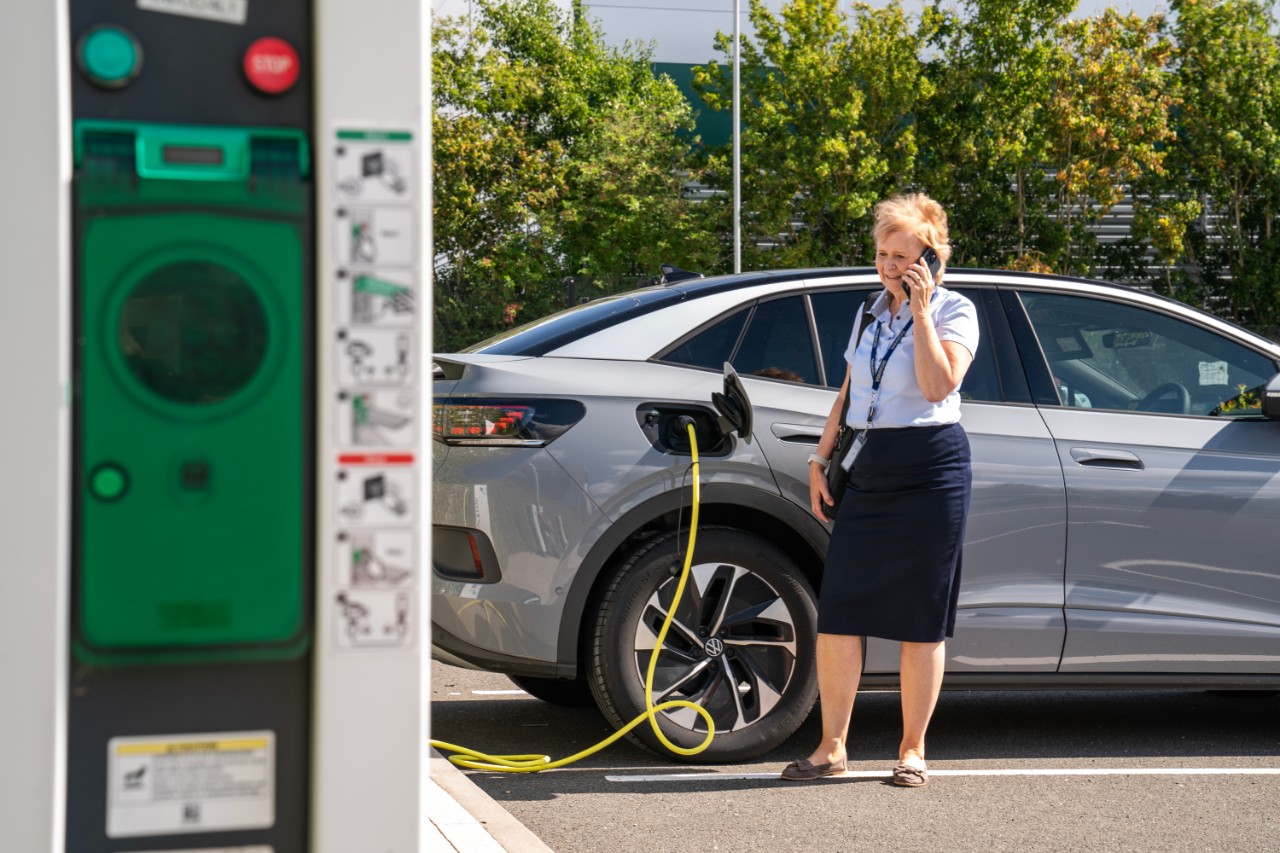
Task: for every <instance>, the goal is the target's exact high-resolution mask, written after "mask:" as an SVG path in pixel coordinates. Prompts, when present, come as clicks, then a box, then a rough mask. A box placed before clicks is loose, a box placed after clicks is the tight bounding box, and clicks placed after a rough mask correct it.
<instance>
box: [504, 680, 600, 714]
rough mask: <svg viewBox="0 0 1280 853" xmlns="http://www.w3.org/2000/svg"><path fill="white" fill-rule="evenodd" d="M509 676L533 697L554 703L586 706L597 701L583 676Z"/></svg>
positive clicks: (566, 705)
mask: <svg viewBox="0 0 1280 853" xmlns="http://www.w3.org/2000/svg"><path fill="white" fill-rule="evenodd" d="M507 678H509V679H511V681H512V682H514V683H515V685H516V686H517V687H519V688H520V689H521V690H523V691H524V692H525V693H528V694H529V695H530V696H532V697H533V698H535V699H541V700H542V701H543V702H550V703H551V704H552V705H563V706H565V707H566V708H585V707H588V706H590V705H594V704H595V703H596V700H595V697H594V696H592V695H591V687H590V685H588V684H587V682H586V680H585V679H582V678H538V677H536V676H532V675H508V676H507Z"/></svg>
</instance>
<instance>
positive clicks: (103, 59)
mask: <svg viewBox="0 0 1280 853" xmlns="http://www.w3.org/2000/svg"><path fill="white" fill-rule="evenodd" d="M141 66H142V49H141V48H140V47H139V46H138V43H137V42H136V41H135V40H134V38H133V36H131V35H129V33H127V32H126V31H124V30H122V29H120V28H119V27H113V26H101V27H97V28H95V29H93V30H90V31H89V32H88V33H87V34H86V35H85V36H84V38H83V39H82V40H81V42H80V67H81V68H82V69H83V70H84V73H85V74H86V75H87V76H88V77H89V79H90V80H92V81H93V82H94V83H97V84H98V85H99V86H108V87H112V88H118V87H120V86H123V85H125V84H126V83H128V82H129V81H130V80H132V79H133V78H134V76H136V75H137V73H138V70H139V68H141Z"/></svg>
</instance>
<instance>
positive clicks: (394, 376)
mask: <svg viewBox="0 0 1280 853" xmlns="http://www.w3.org/2000/svg"><path fill="white" fill-rule="evenodd" d="M336 349H337V353H338V364H337V367H338V382H339V383H340V384H342V385H346V386H351V385H406V384H408V383H409V380H410V379H412V377H413V368H412V365H413V355H414V354H413V336H412V335H411V334H410V333H409V331H407V330H404V331H396V330H393V329H342V330H339V332H338V346H337V347H336Z"/></svg>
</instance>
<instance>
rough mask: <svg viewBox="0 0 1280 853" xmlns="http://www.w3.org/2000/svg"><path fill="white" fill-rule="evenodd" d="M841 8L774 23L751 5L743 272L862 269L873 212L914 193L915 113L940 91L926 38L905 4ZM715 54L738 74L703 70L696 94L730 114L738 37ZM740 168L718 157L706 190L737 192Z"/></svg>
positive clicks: (807, 0) (802, 5) (806, 7)
mask: <svg viewBox="0 0 1280 853" xmlns="http://www.w3.org/2000/svg"><path fill="white" fill-rule="evenodd" d="M839 5H840V4H839V3H838V2H837V0H791V2H788V3H786V4H785V5H784V6H783V7H782V9H781V12H780V14H779V15H774V14H773V13H772V12H771V11H770V10H769V9H768V7H767V6H766V5H765V3H764V2H763V0H751V3H750V10H749V11H750V18H751V22H752V24H753V26H754V28H755V38H754V39H747V38H746V37H744V38H743V44H742V48H741V51H742V58H741V63H742V71H741V90H742V103H741V107H740V111H741V120H742V129H741V142H740V145H741V151H742V164H741V175H742V218H743V243H744V246H743V256H744V266H745V267H751V266H757V267H784V266H827V265H848V264H854V263H865V262H866V261H867V260H868V259H869V258H870V248H871V241H870V236H869V235H870V224H871V223H870V218H869V216H868V213H869V211H870V209H871V207H872V205H874V204H875V203H876V202H877V201H879V200H880V199H881V198H883V197H884V196H886V195H888V194H890V193H891V192H893V191H896V190H900V189H903V188H906V187H909V186H911V185H912V184H913V183H914V179H915V161H916V152H917V142H916V128H915V126H914V122H913V120H912V116H913V110H914V108H915V106H916V104H917V103H918V102H919V101H920V100H922V99H924V98H927V97H928V96H929V94H930V93H931V91H932V85H933V84H932V83H931V82H930V81H929V80H928V79H926V78H925V76H924V74H923V65H922V63H921V61H920V59H919V56H920V50H921V44H922V43H921V40H920V37H919V35H918V34H917V33H915V32H913V30H912V28H911V26H910V25H909V22H908V20H907V17H906V15H905V13H904V12H903V10H902V7H901V5H900V4H899V3H898V2H897V0H894V2H893V3H891V4H890V5H889V6H887V7H885V8H878V9H872V8H871V7H869V6H868V5H866V4H863V3H856V4H854V7H853V11H852V14H845V13H843V12H841V11H840V9H839ZM716 48H717V50H718V51H719V52H721V53H722V54H724V55H725V56H726V57H728V58H729V59H730V64H721V63H719V62H711V63H709V64H708V65H706V66H704V67H702V68H698V69H696V70H695V72H694V86H695V88H696V89H697V90H698V92H699V94H700V95H701V97H702V98H703V100H704V101H705V102H706V104H707V106H708V107H709V108H710V109H713V110H727V109H731V108H732V106H733V102H732V97H733V69H732V65H731V59H732V55H733V45H732V38H731V36H727V35H725V34H724V33H718V34H717V36H716ZM731 168H732V163H731V152H730V151H729V149H727V148H726V149H723V150H718V151H714V152H711V153H710V155H709V157H708V169H707V181H708V183H709V184H710V185H712V186H713V187H715V188H717V189H720V190H724V191H726V192H728V191H729V190H731V188H732V178H731ZM727 202H728V199H727V198H723V197H722V202H721V203H722V204H724V203H727ZM722 221H724V220H722ZM761 246H763V247H764V248H763V249H762V248H760V247H761Z"/></svg>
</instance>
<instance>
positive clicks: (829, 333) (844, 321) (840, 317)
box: [809, 290, 871, 388]
mask: <svg viewBox="0 0 1280 853" xmlns="http://www.w3.org/2000/svg"><path fill="white" fill-rule="evenodd" d="M870 292H871V291H869V290H838V291H835V292H834V293H815V294H813V295H812V296H810V297H809V298H810V299H811V300H812V301H813V319H814V323H815V324H816V325H817V327H818V347H819V348H820V349H821V350H822V367H823V369H824V370H825V372H826V381H825V383H824V384H826V385H827V386H829V387H831V388H839V387H840V386H841V385H842V384H843V383H844V371H845V366H846V364H845V360H844V352H845V350H846V349H848V347H849V336H850V335H851V334H853V329H854V324H855V323H857V321H858V311H859V310H861V308H862V303H863V302H864V301H865V300H866V298H867V295H868V294H869V293H870Z"/></svg>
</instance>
